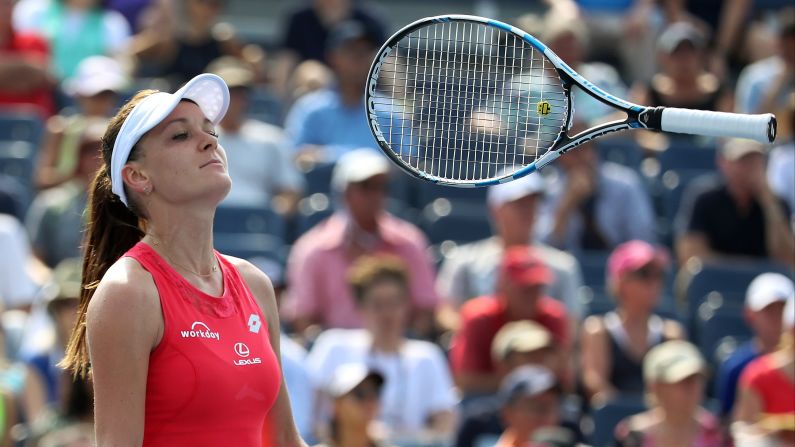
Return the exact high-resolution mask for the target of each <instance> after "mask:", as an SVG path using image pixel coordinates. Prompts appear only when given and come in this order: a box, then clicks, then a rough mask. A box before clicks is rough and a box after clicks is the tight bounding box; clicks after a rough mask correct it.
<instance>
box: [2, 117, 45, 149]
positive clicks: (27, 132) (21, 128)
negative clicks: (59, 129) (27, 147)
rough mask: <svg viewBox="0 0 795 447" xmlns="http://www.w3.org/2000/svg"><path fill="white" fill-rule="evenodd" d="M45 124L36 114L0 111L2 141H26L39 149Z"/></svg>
mask: <svg viewBox="0 0 795 447" xmlns="http://www.w3.org/2000/svg"><path fill="white" fill-rule="evenodd" d="M43 134H44V123H43V122H42V120H41V118H39V117H38V116H37V115H34V114H28V113H20V112H12V111H10V110H0V140H4V141H26V142H28V143H31V144H32V145H33V147H34V148H38V146H39V143H40V142H41V137H42V135H43Z"/></svg>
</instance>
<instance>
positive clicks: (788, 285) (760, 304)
mask: <svg viewBox="0 0 795 447" xmlns="http://www.w3.org/2000/svg"><path fill="white" fill-rule="evenodd" d="M793 295H795V287H793V283H792V280H790V279H789V278H787V277H786V276H784V275H782V274H780V273H763V274H761V275H759V276H757V277H756V278H755V279H754V280H753V281H752V282H751V284H750V285H749V286H748V290H747V292H746V295H745V319H746V321H747V322H748V325H749V326H750V327H751V330H752V331H753V333H754V338H752V339H751V340H749V341H748V342H746V343H743V344H742V345H740V346H739V347H738V348H737V349H736V350H735V351H734V352H733V353H732V354H731V355H730V356H729V357H728V358H727V359H726V360H725V361H724V362H723V364H722V365H721V366H720V369H719V371H718V376H717V397H718V400H719V401H720V409H721V416H723V417H724V418H729V417H731V411H732V407H733V406H734V400H735V397H736V393H737V382H738V381H739V379H740V374H741V373H742V371H743V369H744V368H745V367H746V365H748V364H749V363H750V362H751V361H752V360H754V359H755V358H757V357H759V356H760V355H763V354H767V353H770V352H772V351H774V350H775V349H776V346H777V344H778V342H779V339H780V337H781V315H782V312H783V311H784V304H785V303H786V301H787V298H788V297H790V296H793Z"/></svg>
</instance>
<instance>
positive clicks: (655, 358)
mask: <svg viewBox="0 0 795 447" xmlns="http://www.w3.org/2000/svg"><path fill="white" fill-rule="evenodd" d="M706 366H707V365H706V362H705V361H704V357H702V356H701V353H700V352H698V348H696V347H695V346H694V345H693V344H691V343H688V342H686V341H683V340H670V341H666V342H665V343H661V344H659V345H657V346H655V347H653V348H651V350H650V351H649V352H648V353H646V357H645V358H644V359H643V379H644V380H645V381H646V383H649V382H661V383H676V382H679V381H682V380H684V379H686V378H688V377H690V376H692V375H694V374H703V373H704V372H705V371H706Z"/></svg>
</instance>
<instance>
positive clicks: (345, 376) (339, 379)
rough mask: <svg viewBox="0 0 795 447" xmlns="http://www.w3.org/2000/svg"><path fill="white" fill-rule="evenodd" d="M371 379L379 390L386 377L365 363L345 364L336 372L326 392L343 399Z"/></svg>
mask: <svg viewBox="0 0 795 447" xmlns="http://www.w3.org/2000/svg"><path fill="white" fill-rule="evenodd" d="M370 378H372V379H374V380H375V382H376V384H377V385H378V387H379V388H380V387H381V386H382V385H383V384H384V376H383V375H382V374H381V373H380V372H378V371H375V370H372V369H370V368H368V367H367V365H365V364H364V363H345V364H342V365H340V366H338V367H337V369H335V370H334V373H333V374H332V375H331V380H330V381H329V382H328V385H327V386H326V391H327V392H328V394H329V395H330V396H331V397H341V396H344V395H346V394H348V393H350V392H351V391H352V390H353V389H354V388H356V387H357V386H359V385H361V383H362V382H364V381H365V380H367V379H370Z"/></svg>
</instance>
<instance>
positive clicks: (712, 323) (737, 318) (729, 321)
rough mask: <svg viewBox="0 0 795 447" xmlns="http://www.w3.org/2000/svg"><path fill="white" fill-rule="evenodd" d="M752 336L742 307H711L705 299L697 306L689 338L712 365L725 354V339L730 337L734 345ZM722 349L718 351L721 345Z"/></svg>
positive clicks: (715, 364) (717, 362) (718, 361)
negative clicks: (693, 326) (693, 328)
mask: <svg viewBox="0 0 795 447" xmlns="http://www.w3.org/2000/svg"><path fill="white" fill-rule="evenodd" d="M752 336H753V334H752V332H751V328H749V327H748V325H747V324H746V322H745V319H744V318H743V307H742V306H737V305H721V306H719V307H713V306H711V305H710V303H709V301H705V302H704V303H703V304H702V305H701V306H700V308H699V311H698V316H697V318H696V319H695V333H694V334H691V339H692V340H693V342H694V343H695V344H696V346H698V348H699V349H700V350H701V354H702V355H703V356H704V358H705V359H706V360H707V361H708V362H710V363H711V364H712V365H713V366H716V367H717V366H718V365H719V364H720V363H721V361H722V360H723V359H724V358H725V356H726V355H727V352H726V351H725V350H726V345H725V343H726V342H727V339H729V338H730V339H732V343H734V345H735V346H736V345H737V344H739V343H742V342H744V341H746V340H748V339H750V338H751V337H752ZM722 344H723V345H724V347H723V348H722V349H723V350H722V351H719V348H720V347H721V345H722Z"/></svg>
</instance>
